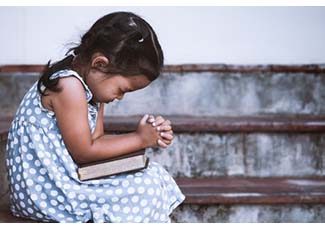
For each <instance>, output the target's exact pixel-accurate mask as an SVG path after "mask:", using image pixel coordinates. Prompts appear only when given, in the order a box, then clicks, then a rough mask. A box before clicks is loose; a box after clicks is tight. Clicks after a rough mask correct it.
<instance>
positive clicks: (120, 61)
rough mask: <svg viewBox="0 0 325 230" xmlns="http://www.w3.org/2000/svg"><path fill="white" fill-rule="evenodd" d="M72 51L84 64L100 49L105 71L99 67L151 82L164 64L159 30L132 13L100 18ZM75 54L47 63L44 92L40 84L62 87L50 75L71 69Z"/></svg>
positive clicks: (38, 86) (55, 87)
mask: <svg viewBox="0 0 325 230" xmlns="http://www.w3.org/2000/svg"><path fill="white" fill-rule="evenodd" d="M71 51H73V52H74V55H77V56H76V58H78V60H79V61H80V62H81V63H82V64H87V63H89V62H90V61H91V57H92V55H93V54H94V53H95V52H101V53H102V54H103V55H105V56H106V57H107V58H108V59H109V64H108V66H107V68H105V70H103V69H98V68H96V69H98V70H100V71H102V72H105V73H110V74H121V75H123V76H133V75H145V76H146V77H147V78H148V79H149V80H150V81H153V80H155V79H156V78H157V77H158V76H159V75H160V71H161V69H162V67H163V63H164V56H163V51H162V49H161V46H160V44H159V42H158V38H157V36H156V33H155V32H154V30H153V29H152V27H151V26H150V25H149V24H148V23H147V22H146V21H145V20H144V19H142V18H141V17H140V16H138V15H136V14H134V13H131V12H121V11H119V12H114V13H110V14H107V15H105V16H103V17H101V18H100V19H98V20H97V21H96V22H95V23H94V24H93V26H92V27H91V28H90V29H89V30H88V31H87V32H86V33H85V34H84V35H83V36H82V37H81V42H80V44H79V45H78V46H75V47H72V48H70V49H69V50H68V52H67V53H66V54H65V55H67V54H68V53H70V52H71ZM74 55H72V54H70V55H69V56H67V57H65V58H64V59H62V60H61V61H58V62H55V63H54V64H52V65H50V62H51V60H50V61H49V62H48V63H47V65H46V67H45V69H44V70H43V72H42V74H41V76H40V79H39V81H38V84H37V89H38V91H39V92H40V93H41V94H42V95H45V96H46V94H45V93H44V92H42V90H41V84H43V85H44V86H45V87H46V88H49V89H50V90H51V91H54V92H59V91H60V90H61V89H60V88H58V87H57V83H58V78H57V79H53V80H52V79H51V80H50V79H49V78H50V76H51V75H52V74H53V73H55V72H57V71H59V70H62V69H66V68H70V67H71V64H72V61H73V59H74ZM93 68H95V67H93Z"/></svg>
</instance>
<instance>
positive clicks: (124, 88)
mask: <svg viewBox="0 0 325 230" xmlns="http://www.w3.org/2000/svg"><path fill="white" fill-rule="evenodd" d="M91 60H92V61H91V67H103V66H105V65H107V64H108V63H109V60H108V59H107V58H106V57H105V56H104V55H102V54H101V53H99V52H97V53H95V54H94V55H93V56H92V59H91ZM72 69H74V70H75V71H77V72H78V73H79V74H80V75H81V76H82V78H83V80H84V81H85V83H86V84H87V85H88V87H89V89H90V91H91V92H92V94H93V98H92V100H93V102H96V103H97V102H101V103H109V102H112V101H113V100H115V99H118V100H121V99H122V98H123V96H124V94H125V93H127V92H132V91H135V90H138V89H142V88H144V87H146V86H147V85H149V84H150V82H151V81H150V80H148V79H147V78H146V77H145V76H144V75H136V76H131V77H125V76H122V75H111V74H106V73H103V72H101V71H99V70H97V69H94V68H90V70H89V71H87V67H78V66H76V65H75V64H74V63H73V68H72Z"/></svg>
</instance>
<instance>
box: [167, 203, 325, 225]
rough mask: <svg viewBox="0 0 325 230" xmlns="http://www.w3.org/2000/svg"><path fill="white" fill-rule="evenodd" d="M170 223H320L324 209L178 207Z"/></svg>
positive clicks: (324, 217) (320, 206) (305, 206)
mask: <svg viewBox="0 0 325 230" xmlns="http://www.w3.org/2000/svg"><path fill="white" fill-rule="evenodd" d="M171 219H172V222H173V223H174V222H177V223H261V222H265V223H279V222H282V223H311V222H314V223H324V222H325V205H324V204H316V205H313V204H293V205H288V204H283V205H282V204H279V205H181V206H179V207H178V208H177V209H175V211H174V212H173V213H172V215H171Z"/></svg>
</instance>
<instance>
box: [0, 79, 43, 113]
mask: <svg viewBox="0 0 325 230" xmlns="http://www.w3.org/2000/svg"><path fill="white" fill-rule="evenodd" d="M38 78H39V74H37V73H0V108H1V110H0V116H13V115H14V114H15V113H16V110H17V108H18V105H19V104H20V101H21V100H22V98H23V97H24V95H25V93H26V92H27V91H28V90H29V88H30V87H31V86H32V85H33V83H34V82H35V81H36V80H37V79H38Z"/></svg>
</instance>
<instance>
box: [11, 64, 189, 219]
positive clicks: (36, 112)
mask: <svg viewBox="0 0 325 230" xmlns="http://www.w3.org/2000/svg"><path fill="white" fill-rule="evenodd" d="M71 75H73V76H75V77H77V78H78V79H79V80H80V81H81V82H82V84H83V85H84V88H85V93H86V96H87V102H88V118H89V119H88V120H89V125H90V128H91V132H93V131H94V129H95V126H96V119H97V114H98V104H97V105H95V106H93V105H91V104H90V103H89V101H90V99H91V98H92V93H91V91H90V90H89V88H88V86H87V85H86V84H85V82H84V81H83V79H82V78H81V77H80V76H79V75H78V73H77V72H75V71H73V70H69V69H66V70H61V71H58V72H56V73H55V74H53V75H52V76H51V78H56V77H65V76H71ZM40 99H41V97H40V95H39V93H38V91H37V82H35V84H34V85H33V86H32V87H31V88H30V90H29V91H28V92H27V93H26V95H25V96H24V98H23V100H22V102H21V103H20V105H19V107H18V109H17V112H16V115H15V117H14V119H13V121H12V123H11V127H10V130H9V133H8V141H7V145H6V152H7V154H6V166H7V172H8V180H9V187H10V201H11V205H10V208H11V212H12V213H13V215H14V216H17V217H25V218H30V219H34V220H40V221H45V222H88V221H93V222H111V223H117V222H123V223H127V222H165V223H170V217H169V215H170V214H171V212H172V211H173V210H174V209H175V208H176V207H177V206H178V205H179V204H180V203H182V202H183V201H184V199H185V196H184V194H183V193H182V192H181V190H180V189H179V187H178V186H177V184H176V183H175V181H174V179H173V178H172V177H171V176H170V175H169V173H168V172H167V171H166V170H165V169H164V168H163V167H162V166H161V165H160V164H158V163H156V162H152V161H149V164H148V167H147V168H146V169H142V170H139V171H136V172H132V173H122V174H118V175H112V176H109V177H105V178H102V179H95V180H89V181H80V180H79V179H78V175H77V165H76V164H75V162H74V161H73V159H72V158H71V156H70V154H69V152H68V150H67V148H66V146H65V144H64V141H63V139H62V136H61V134H60V130H59V129H58V126H57V122H56V118H55V114H54V112H52V111H50V110H47V109H46V108H44V107H43V106H42V104H41V100H40Z"/></svg>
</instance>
